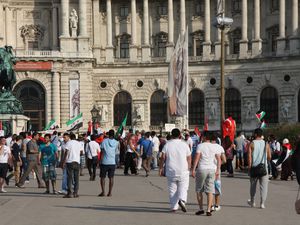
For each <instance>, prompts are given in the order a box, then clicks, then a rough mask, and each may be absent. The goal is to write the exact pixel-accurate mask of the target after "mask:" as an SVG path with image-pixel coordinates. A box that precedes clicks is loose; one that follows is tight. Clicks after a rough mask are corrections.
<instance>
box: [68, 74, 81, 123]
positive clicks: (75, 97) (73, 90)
mask: <svg viewBox="0 0 300 225" xmlns="http://www.w3.org/2000/svg"><path fill="white" fill-rule="evenodd" d="M79 113H80V89H79V80H70V118H74V117H76V116H78V115H79Z"/></svg>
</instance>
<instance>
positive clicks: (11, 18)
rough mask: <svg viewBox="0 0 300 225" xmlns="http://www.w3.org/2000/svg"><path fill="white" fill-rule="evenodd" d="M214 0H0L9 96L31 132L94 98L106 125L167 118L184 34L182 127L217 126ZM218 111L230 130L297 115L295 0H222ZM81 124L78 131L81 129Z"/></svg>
mask: <svg viewBox="0 0 300 225" xmlns="http://www.w3.org/2000/svg"><path fill="white" fill-rule="evenodd" d="M218 1H219V0H151V1H150V0H122V1H120V0H22V1H21V0H0V21H1V22H0V46H4V45H11V46H13V48H14V49H15V54H16V56H17V58H18V64H17V65H16V70H17V84H16V85H15V87H14V91H15V93H16V94H17V95H18V97H19V98H20V99H21V101H22V102H23V105H24V108H25V112H26V115H28V116H29V117H30V118H31V120H32V122H31V123H32V127H33V129H42V128H43V127H44V126H45V123H47V122H48V121H50V120H51V119H55V120H56V121H57V122H58V123H59V124H60V125H61V127H63V128H64V127H65V126H66V125H65V122H66V121H67V120H68V119H70V118H71V117H73V116H74V115H77V114H78V113H79V112H82V113H83V117H84V124H85V128H86V127H87V122H88V121H90V120H91V113H90V110H91V109H92V108H93V105H95V106H96V107H98V109H99V110H100V117H99V120H100V123H101V126H103V127H105V128H110V127H112V126H117V125H119V124H120V121H121V120H122V119H123V118H124V116H125V115H126V113H128V118H129V119H128V125H129V126H134V127H136V128H139V129H141V128H144V129H149V127H150V128H151V129H152V128H153V129H158V128H159V127H160V126H161V124H163V123H166V122H167V121H168V117H167V97H166V94H165V90H166V88H167V72H168V61H169V60H170V57H171V54H172V51H173V49H174V43H176V40H177V38H178V36H179V34H180V33H181V32H184V30H185V29H186V27H188V32H189V90H190V92H189V124H190V127H194V126H200V127H201V126H202V124H204V121H205V120H208V122H209V126H210V129H218V126H219V118H220V96H219V87H220V63H219V61H220V32H219V31H218V30H217V29H216V28H214V27H213V26H212V22H211V21H212V20H213V18H214V17H215V16H216V13H217V8H218V7H217V5H218V4H217V3H218ZM225 3H226V10H225V11H226V16H228V17H231V18H233V20H234V22H233V25H232V26H231V29H230V30H229V31H228V32H227V34H226V77H225V87H226V96H225V97H226V107H225V108H226V110H225V111H226V115H227V116H228V115H232V116H233V118H234V119H235V120H236V121H237V124H238V128H239V129H241V130H250V129H253V128H255V127H256V126H257V121H256V118H255V112H256V111H257V110H259V109H262V110H264V111H266V112H267V116H266V122H267V123H269V124H276V123H281V122H298V121H300V95H299V88H300V76H299V70H300V60H299V59H300V58H299V57H300V50H299V31H298V29H299V17H298V12H299V7H300V5H299V2H298V0H287V1H286V0H226V2H225ZM85 128H84V129H85Z"/></svg>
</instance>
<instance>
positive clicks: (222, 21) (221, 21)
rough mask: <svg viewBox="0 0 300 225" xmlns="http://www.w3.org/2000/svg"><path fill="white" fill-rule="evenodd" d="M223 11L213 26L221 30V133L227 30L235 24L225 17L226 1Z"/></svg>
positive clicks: (223, 108) (221, 2) (223, 111)
mask: <svg viewBox="0 0 300 225" xmlns="http://www.w3.org/2000/svg"><path fill="white" fill-rule="evenodd" d="M219 4H221V5H220V6H221V9H220V10H219V11H218V14H217V16H216V18H215V20H214V21H213V25H214V26H215V27H216V28H218V29H220V30H221V60H220V61H221V85H220V86H221V90H220V91H221V131H222V123H223V121H224V120H225V79H224V75H225V29H226V28H230V26H231V25H232V23H233V19H232V18H229V17H225V1H224V0H220V2H219Z"/></svg>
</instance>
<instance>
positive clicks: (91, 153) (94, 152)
mask: <svg viewBox="0 0 300 225" xmlns="http://www.w3.org/2000/svg"><path fill="white" fill-rule="evenodd" d="M95 140H96V136H95V135H94V134H93V135H91V141H90V142H87V143H86V147H85V153H86V156H87V168H88V171H89V174H90V181H94V180H95V179H96V167H97V164H98V154H99V153H100V151H101V150H100V145H99V144H98V143H97V142H96V141H95ZM92 169H93V170H92Z"/></svg>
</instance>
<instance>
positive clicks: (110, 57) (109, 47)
mask: <svg viewBox="0 0 300 225" xmlns="http://www.w3.org/2000/svg"><path fill="white" fill-rule="evenodd" d="M106 14H107V18H106V29H107V31H106V32H107V37H106V38H107V40H106V41H107V43H106V52H105V54H106V63H113V62H114V47H113V44H112V15H111V0H106Z"/></svg>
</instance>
